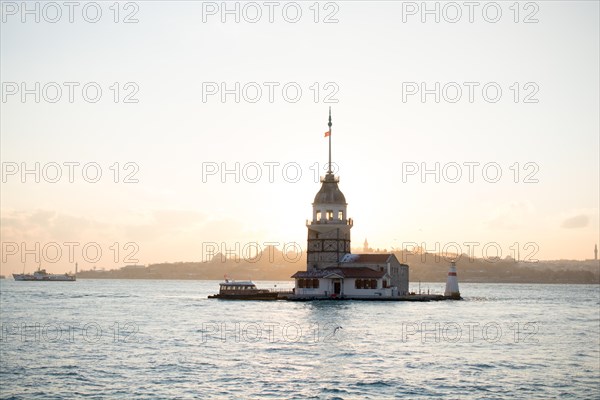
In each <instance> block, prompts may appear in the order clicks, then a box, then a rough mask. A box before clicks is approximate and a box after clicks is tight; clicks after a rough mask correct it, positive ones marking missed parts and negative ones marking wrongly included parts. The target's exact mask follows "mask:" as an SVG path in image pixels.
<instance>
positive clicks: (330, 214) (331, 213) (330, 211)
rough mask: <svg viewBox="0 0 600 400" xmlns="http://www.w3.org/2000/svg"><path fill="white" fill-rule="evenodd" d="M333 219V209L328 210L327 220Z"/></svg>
mask: <svg viewBox="0 0 600 400" xmlns="http://www.w3.org/2000/svg"><path fill="white" fill-rule="evenodd" d="M332 220H333V210H327V221H332Z"/></svg>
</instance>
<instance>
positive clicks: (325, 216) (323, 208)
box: [306, 109, 352, 271]
mask: <svg viewBox="0 0 600 400" xmlns="http://www.w3.org/2000/svg"><path fill="white" fill-rule="evenodd" d="M328 125H329V131H328V132H326V133H325V136H329V168H328V170H327V174H326V175H325V177H324V178H321V190H319V192H318V193H317V195H316V196H315V199H314V201H313V204H312V221H307V223H306V227H307V228H308V243H307V254H306V256H307V257H306V263H307V266H306V267H307V268H306V270H307V271H311V270H314V269H322V268H327V267H333V266H336V265H337V264H338V263H339V262H340V261H341V260H342V258H343V257H344V255H345V254H348V253H350V229H351V228H352V219H351V218H348V215H347V211H346V208H347V206H348V203H346V198H345V197H344V194H343V193H342V191H341V190H340V188H339V187H338V183H339V178H337V177H335V176H334V174H333V172H332V170H331V125H332V124H331V109H329V124H328Z"/></svg>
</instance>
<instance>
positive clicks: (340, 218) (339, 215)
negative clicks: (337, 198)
mask: <svg viewBox="0 0 600 400" xmlns="http://www.w3.org/2000/svg"><path fill="white" fill-rule="evenodd" d="M338 219H339V220H340V221H343V220H344V212H343V211H338Z"/></svg>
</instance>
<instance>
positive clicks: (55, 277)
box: [13, 268, 77, 282]
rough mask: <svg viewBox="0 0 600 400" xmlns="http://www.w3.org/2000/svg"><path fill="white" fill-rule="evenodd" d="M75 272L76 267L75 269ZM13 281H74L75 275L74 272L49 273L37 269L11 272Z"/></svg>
mask: <svg viewBox="0 0 600 400" xmlns="http://www.w3.org/2000/svg"><path fill="white" fill-rule="evenodd" d="M75 272H76V273H77V269H75ZM13 278H15V281H50V282H74V281H75V280H76V279H77V277H76V275H74V274H69V273H66V274H49V273H47V272H46V270H45V269H39V268H38V270H37V271H35V272H34V273H33V274H24V273H23V274H13Z"/></svg>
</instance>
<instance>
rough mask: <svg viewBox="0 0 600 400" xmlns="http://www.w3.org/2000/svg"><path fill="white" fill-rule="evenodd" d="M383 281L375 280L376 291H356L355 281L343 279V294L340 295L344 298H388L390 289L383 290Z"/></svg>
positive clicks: (390, 293)
mask: <svg viewBox="0 0 600 400" xmlns="http://www.w3.org/2000/svg"><path fill="white" fill-rule="evenodd" d="M382 280H383V279H377V289H357V288H356V279H354V278H346V279H344V285H343V292H342V294H343V295H344V296H346V297H376V296H382V297H390V296H392V289H391V288H387V289H384V288H383V283H382Z"/></svg>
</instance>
